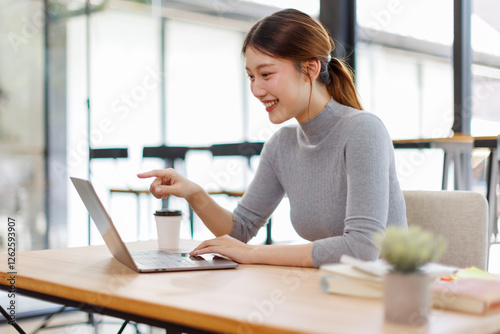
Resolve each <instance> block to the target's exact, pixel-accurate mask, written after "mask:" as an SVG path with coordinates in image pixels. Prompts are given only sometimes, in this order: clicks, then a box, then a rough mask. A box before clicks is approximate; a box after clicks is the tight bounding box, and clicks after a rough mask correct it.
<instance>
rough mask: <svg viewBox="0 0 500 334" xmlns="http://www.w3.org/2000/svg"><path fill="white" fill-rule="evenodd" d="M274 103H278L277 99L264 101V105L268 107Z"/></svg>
mask: <svg viewBox="0 0 500 334" xmlns="http://www.w3.org/2000/svg"><path fill="white" fill-rule="evenodd" d="M276 103H278V100H274V101H272V102H267V103H264V105H265V106H266V108H269V107H272V106H274V105H275V104H276Z"/></svg>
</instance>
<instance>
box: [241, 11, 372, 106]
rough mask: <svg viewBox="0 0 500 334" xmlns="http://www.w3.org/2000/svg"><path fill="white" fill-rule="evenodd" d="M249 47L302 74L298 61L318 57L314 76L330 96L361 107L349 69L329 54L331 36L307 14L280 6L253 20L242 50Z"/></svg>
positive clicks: (300, 63)
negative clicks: (290, 64)
mask: <svg viewBox="0 0 500 334" xmlns="http://www.w3.org/2000/svg"><path fill="white" fill-rule="evenodd" d="M249 47H251V48H253V49H255V50H257V51H260V52H262V53H264V54H266V55H268V56H271V57H274V58H282V59H289V60H291V61H292V62H294V63H295V65H296V67H297V70H298V71H299V72H301V73H304V74H305V75H308V73H307V72H305V70H304V69H303V67H302V63H303V62H304V61H307V60H319V61H320V63H321V72H320V74H319V76H318V79H317V80H319V81H320V82H321V83H323V84H324V85H325V86H326V89H327V90H328V93H330V96H332V97H333V99H334V100H335V101H337V102H339V103H341V104H343V105H346V106H349V107H353V108H356V109H360V110H362V109H363V108H362V107H361V103H360V102H359V100H358V96H357V93H356V87H355V86H354V81H353V71H352V69H351V68H350V67H349V66H348V65H347V64H345V63H344V61H343V60H341V59H338V58H335V57H332V56H331V53H332V51H333V49H334V48H335V44H334V42H333V39H332V38H331V36H330V35H329V34H328V32H327V31H326V29H325V27H323V25H322V24H321V23H319V22H317V21H316V20H314V19H313V18H312V17H310V16H309V15H307V14H305V13H303V12H301V11H299V10H296V9H284V10H281V11H278V12H276V13H274V14H272V15H270V16H267V17H265V18H263V19H262V20H260V21H259V22H257V23H256V24H255V25H254V26H253V27H252V28H251V29H250V31H249V32H248V33H247V35H246V37H245V41H244V42H243V48H242V53H243V54H245V52H246V50H247V48H249Z"/></svg>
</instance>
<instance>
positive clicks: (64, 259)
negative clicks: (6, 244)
mask: <svg viewBox="0 0 500 334" xmlns="http://www.w3.org/2000/svg"><path fill="white" fill-rule="evenodd" d="M155 245H156V242H155V241H148V242H137V243H131V244H129V246H130V248H131V249H146V248H150V249H152V248H154V247H155ZM17 259H18V263H17V268H16V269H17V273H18V274H17V276H16V287H17V289H18V292H19V293H25V294H27V295H34V296H37V297H41V298H45V299H49V300H55V301H59V302H65V301H70V302H72V304H73V305H72V306H77V307H80V308H83V309H86V310H93V311H94V312H97V313H103V314H110V315H114V316H120V317H123V318H128V319H131V320H132V321H136V320H139V321H140V322H144V323H148V324H151V325H154V326H161V327H166V328H167V327H168V326H169V324H176V325H181V326H185V327H190V328H192V329H194V330H195V332H196V329H199V330H202V331H212V332H217V333H221V332H227V333H241V334H247V333H362V334H366V333H394V334H396V333H397V334H400V333H486V332H488V333H489V332H495V331H500V313H495V314H492V315H489V316H485V317H482V316H474V315H469V314H461V313H455V312H445V311H438V310H434V311H433V312H432V314H431V316H430V322H429V324H428V325H427V326H426V327H423V328H422V327H412V326H400V325H394V324H388V323H384V320H383V318H384V316H383V307H382V303H381V301H380V300H370V299H364V298H355V297H342V296H335V295H330V294H325V293H323V292H322V291H321V290H320V287H319V279H320V277H321V274H320V273H319V271H318V270H316V269H303V268H290V267H275V266H258V265H240V266H239V267H238V268H237V269H230V270H213V271H195V272H176V273H154V274H138V273H136V272H134V271H132V270H130V269H128V268H127V267H125V266H124V265H122V264H121V263H119V262H118V261H117V260H115V259H114V258H112V257H111V254H110V253H109V252H108V251H107V249H106V248H105V247H104V246H89V247H81V248H68V249H53V250H44V251H33V252H25V253H19V254H17ZM6 263H7V256H6V254H2V255H1V256H0V268H1V272H0V284H1V285H2V288H3V289H6V288H7V287H8V285H9V284H8V282H7V281H6V279H7V275H6V272H7V270H6V268H7V265H6Z"/></svg>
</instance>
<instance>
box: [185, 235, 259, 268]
mask: <svg viewBox="0 0 500 334" xmlns="http://www.w3.org/2000/svg"><path fill="white" fill-rule="evenodd" d="M255 247H256V246H251V245H247V244H246V243H244V242H241V241H239V240H236V239H235V238H233V237H230V236H229V235H227V234H225V235H223V236H220V237H217V238H215V239H210V240H205V241H203V242H202V243H201V244H199V245H198V247H196V248H195V249H193V250H192V251H191V252H190V253H189V255H191V256H196V255H201V254H207V253H218V254H220V255H223V256H227V257H228V258H230V259H231V260H233V261H236V262H238V263H246V264H249V263H254V262H253V259H252V250H253V249H255Z"/></svg>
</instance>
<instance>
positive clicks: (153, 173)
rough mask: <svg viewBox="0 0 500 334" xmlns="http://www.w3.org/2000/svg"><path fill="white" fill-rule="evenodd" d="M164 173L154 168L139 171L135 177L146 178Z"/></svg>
mask: <svg viewBox="0 0 500 334" xmlns="http://www.w3.org/2000/svg"><path fill="white" fill-rule="evenodd" d="M163 175H164V173H162V170H159V169H154V170H150V171H149V172H144V173H139V174H137V177H139V178H141V179H147V178H149V177H155V176H156V177H158V176H163Z"/></svg>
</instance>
